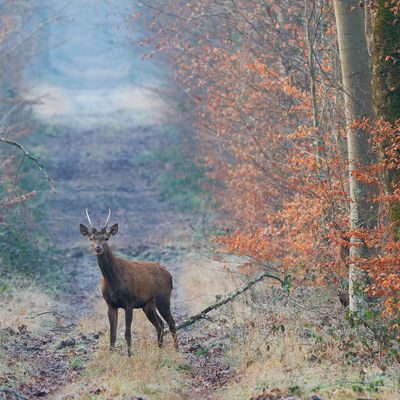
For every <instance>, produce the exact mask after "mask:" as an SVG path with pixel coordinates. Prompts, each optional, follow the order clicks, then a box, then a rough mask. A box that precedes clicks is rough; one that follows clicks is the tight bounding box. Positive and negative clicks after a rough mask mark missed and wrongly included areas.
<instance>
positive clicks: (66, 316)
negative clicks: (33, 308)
mask: <svg viewBox="0 0 400 400" xmlns="http://www.w3.org/2000/svg"><path fill="white" fill-rule="evenodd" d="M46 314H51V315H55V316H56V317H60V318H64V319H74V320H75V321H77V320H78V319H77V318H76V317H74V316H73V315H64V314H61V313H59V312H58V311H44V312H41V313H39V314H35V315H31V316H29V317H28V316H27V317H25V318H26V319H35V318H37V317H41V316H42V315H46Z"/></svg>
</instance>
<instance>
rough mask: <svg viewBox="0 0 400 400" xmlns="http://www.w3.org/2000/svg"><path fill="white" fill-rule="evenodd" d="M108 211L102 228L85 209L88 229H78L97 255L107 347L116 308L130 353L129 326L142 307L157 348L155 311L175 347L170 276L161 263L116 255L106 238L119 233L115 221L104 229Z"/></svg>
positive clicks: (160, 339) (113, 331)
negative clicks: (122, 316)
mask: <svg viewBox="0 0 400 400" xmlns="http://www.w3.org/2000/svg"><path fill="white" fill-rule="evenodd" d="M110 216H111V210H109V212H108V217H107V221H106V223H105V225H104V226H103V227H102V228H101V229H99V230H98V229H96V228H94V227H93V224H92V221H91V220H90V216H89V213H88V210H87V209H86V217H87V219H88V222H89V225H90V228H88V227H87V226H85V225H83V224H80V226H79V227H80V231H81V234H82V235H83V236H87V237H88V238H89V239H90V240H91V242H92V246H93V251H94V252H95V254H96V256H97V262H98V264H99V267H100V270H101V273H102V275H103V281H102V293H103V297H104V300H105V301H106V303H107V305H108V319H109V322H110V349H112V348H113V347H114V345H115V340H116V337H117V322H118V308H123V309H124V310H125V324H126V326H125V339H126V343H127V346H128V355H129V356H131V325H132V313H133V309H134V308H141V309H143V311H144V313H145V314H146V317H147V318H148V319H149V321H150V322H151V323H152V324H153V325H154V327H155V328H156V330H157V338H158V345H159V347H161V346H162V343H163V330H164V323H163V322H162V320H161V318H160V317H159V316H158V314H157V310H158V311H159V313H160V314H161V316H162V317H163V318H164V319H165V321H166V322H167V323H168V326H169V329H170V331H171V333H172V337H173V339H174V345H175V348H176V349H178V342H177V338H176V329H175V321H174V319H173V318H172V315H171V309H170V301H171V291H172V276H171V274H170V273H169V272H168V271H167V270H166V269H165V268H164V267H163V266H161V265H160V264H158V263H156V262H149V261H133V260H126V259H124V258H120V257H116V256H115V255H114V254H113V252H112V251H111V249H110V247H109V245H108V243H107V242H108V239H109V238H110V237H111V236H113V235H115V234H116V233H117V232H118V224H114V225H113V226H112V227H111V228H110V229H108V228H107V225H108V221H109V220H110Z"/></svg>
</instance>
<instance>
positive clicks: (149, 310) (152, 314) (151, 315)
mask: <svg viewBox="0 0 400 400" xmlns="http://www.w3.org/2000/svg"><path fill="white" fill-rule="evenodd" d="M143 311H144V313H145V314H146V317H147V318H148V319H149V321H150V322H151V323H152V324H153V325H154V327H155V328H156V331H157V342H158V347H162V345H163V335H164V332H163V331H164V324H163V322H162V320H161V318H160V317H159V316H158V315H157V311H156V306H155V304H154V302H150V303H148V304H146V305H145V306H144V307H143Z"/></svg>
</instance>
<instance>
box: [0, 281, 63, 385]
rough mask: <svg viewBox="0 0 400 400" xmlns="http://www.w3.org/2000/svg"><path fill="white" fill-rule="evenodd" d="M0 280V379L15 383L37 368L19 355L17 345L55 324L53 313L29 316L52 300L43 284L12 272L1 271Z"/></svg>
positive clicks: (22, 380) (21, 380)
mask: <svg viewBox="0 0 400 400" xmlns="http://www.w3.org/2000/svg"><path fill="white" fill-rule="evenodd" d="M2 280H3V282H2V287H3V290H1V291H0V304H1V308H0V382H2V384H5V385H7V386H10V387H15V386H17V385H22V384H24V383H25V382H28V381H29V379H30V373H31V371H32V370H35V368H36V367H35V365H34V362H33V361H32V360H29V359H27V358H25V357H21V355H20V353H19V350H18V349H20V348H21V347H23V346H24V342H26V341H27V340H30V339H31V338H32V337H36V336H39V335H42V334H44V333H45V332H47V329H48V327H49V326H51V327H54V326H55V324H56V321H55V317H54V316H53V315H51V314H48V315H43V316H41V317H38V318H32V316H34V315H36V314H38V313H40V312H43V310H47V309H49V308H50V307H51V306H54V303H53V302H52V300H51V299H50V298H49V297H48V296H47V295H46V294H45V293H44V291H43V289H42V288H40V287H39V286H38V285H37V284H33V283H32V282H30V281H29V280H27V279H26V278H24V277H23V276H17V275H14V277H13V278H8V277H7V276H4V275H3V276H2ZM4 288H6V289H5V290H4ZM27 335H29V336H27ZM28 338H29V339H28ZM25 345H26V343H25Z"/></svg>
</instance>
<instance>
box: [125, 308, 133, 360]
mask: <svg viewBox="0 0 400 400" xmlns="http://www.w3.org/2000/svg"><path fill="white" fill-rule="evenodd" d="M132 315H133V308H132V307H127V308H126V309H125V340H126V345H127V347H128V357H130V356H131V355H132V352H131V346H132V333H131V327H132Z"/></svg>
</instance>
